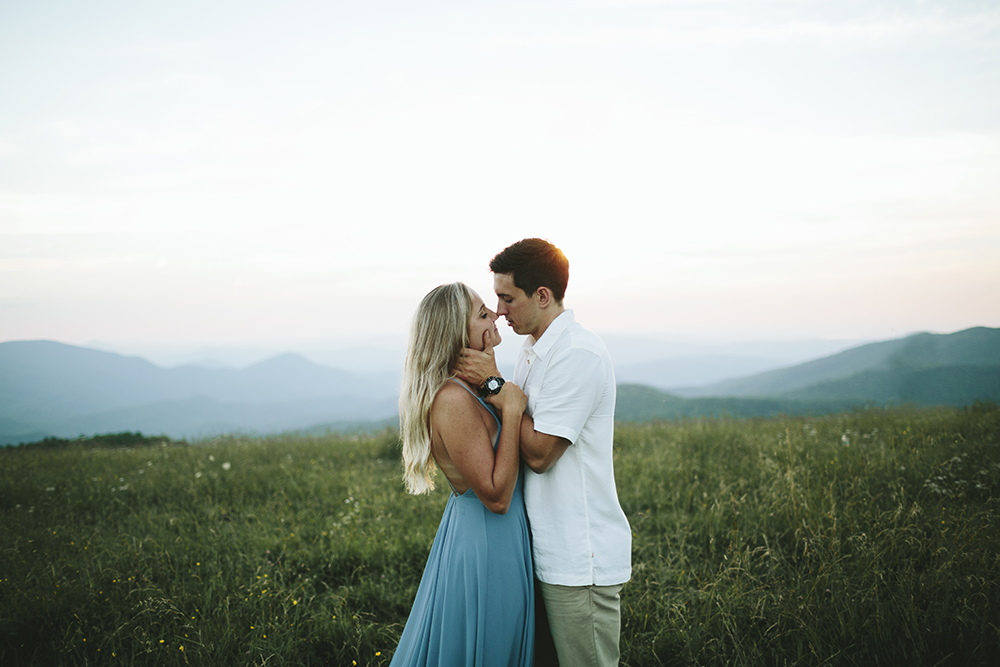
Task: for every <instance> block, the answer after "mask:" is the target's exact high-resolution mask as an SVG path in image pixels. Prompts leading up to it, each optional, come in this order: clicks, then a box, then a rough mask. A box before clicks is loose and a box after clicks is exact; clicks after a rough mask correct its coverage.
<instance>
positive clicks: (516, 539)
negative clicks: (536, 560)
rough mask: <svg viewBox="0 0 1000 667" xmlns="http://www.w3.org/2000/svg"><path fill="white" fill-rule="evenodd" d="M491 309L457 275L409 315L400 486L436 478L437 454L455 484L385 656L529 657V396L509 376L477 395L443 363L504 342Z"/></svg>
mask: <svg viewBox="0 0 1000 667" xmlns="http://www.w3.org/2000/svg"><path fill="white" fill-rule="evenodd" d="M496 320H497V315H496V313H494V312H493V311H491V310H489V309H488V308H486V306H485V305H484V304H483V300H482V299H480V298H479V295H477V294H476V293H475V292H473V291H472V290H471V289H469V288H468V287H467V286H466V285H464V284H462V283H453V284H450V285H442V286H440V287H438V288H436V289H434V290H432V291H431V292H430V293H429V294H428V295H427V296H425V297H424V299H423V301H422V302H421V303H420V307H419V308H418V309H417V313H416V316H415V317H414V319H413V326H412V329H411V331H410V342H409V348H408V350H407V353H406V366H405V369H404V372H403V384H402V389H401V392H400V398H399V414H400V430H401V432H402V433H401V435H402V439H403V462H404V464H405V472H404V478H405V481H406V487H407V490H408V491H409V492H410V493H414V494H420V493H426V492H427V491H430V490H431V489H432V488H434V482H433V480H432V476H433V472H434V469H433V465H434V463H436V464H437V467H438V468H440V469H441V472H442V473H443V474H444V476H445V478H447V480H448V484H449V485H450V486H451V490H452V493H451V496H450V497H449V498H448V504H447V506H446V507H445V510H444V516H442V517H441V524H440V526H439V527H438V531H437V535H436V536H435V537H434V544H433V545H432V546H431V553H430V556H429V557H428V559H427V565H426V567H425V568H424V574H423V577H422V578H421V580H420V587H419V588H418V590H417V596H416V599H415V600H414V602H413V608H412V609H411V611H410V617H409V619H408V620H407V622H406V627H405V628H404V629H403V635H402V637H400V640H399V646H398V647H397V648H396V652H395V654H394V655H393V658H392V663H391V665H392V667H410V666H417V665H419V666H423V665H440V666H442V667H455V666H460V667H461V666H465V665H470V666H471V665H476V666H477V667H478V666H483V667H485V666H493V665H497V666H499V665H504V666H507V665H510V666H515V665H525V666H528V667H530V665H531V663H532V659H533V651H534V626H535V619H534V589H533V580H532V561H531V545H530V543H529V535H528V524H527V519H526V517H525V512H524V496H523V491H522V489H521V476H520V468H521V464H520V458H519V431H520V424H521V416H522V414H523V412H524V408H525V404H526V398H525V395H524V392H523V391H521V389H520V388H519V387H517V386H516V385H513V384H510V383H507V384H504V385H503V386H502V387H501V388H500V389H499V392H498V393H496V394H494V395H489V396H487V398H486V399H485V400H483V399H482V398H480V397H479V396H478V395H477V393H476V389H475V388H473V387H470V386H468V385H467V384H465V383H464V382H462V381H461V380H459V379H457V378H455V377H452V376H451V373H450V369H451V367H452V365H453V364H454V363H455V361H456V360H457V359H458V355H459V352H461V350H462V348H463V347H469V346H471V347H477V348H478V349H485V348H486V347H493V346H494V345H496V344H498V343H499V342H500V334H499V333H498V332H497V329H496ZM497 412H499V413H500V416H498V415H497ZM432 459H433V463H432Z"/></svg>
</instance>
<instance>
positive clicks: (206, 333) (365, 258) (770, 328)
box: [0, 0, 1000, 351]
mask: <svg viewBox="0 0 1000 667" xmlns="http://www.w3.org/2000/svg"><path fill="white" fill-rule="evenodd" d="M998 56H1000V8H997V7H990V6H987V5H983V4H981V3H974V2H967V3H966V2H951V3H946V4H945V3H938V4H935V3H926V2H909V3H907V2H904V3H898V2H894V3H885V2H868V3H851V4H849V5H844V4H843V3H837V2H824V1H816V2H808V3H795V2H782V1H766V0H759V1H754V0H750V1H748V2H735V1H732V0H720V1H714V2H713V1H706V2H685V1H683V0H672V1H669V2H656V1H648V2H627V1H619V2H615V1H608V2H551V3H546V2H541V3H517V2H514V3H507V4H505V5H503V6H502V7H501V6H497V7H492V6H489V7H487V6H466V5H462V4H455V3H447V2H429V3H421V4H420V6H419V8H418V7H414V6H412V5H411V4H410V3H401V2H368V3H360V2H357V3H355V2H344V3H337V4H336V5H335V6H330V7H318V6H316V5H314V4H313V3H300V2H290V3H283V4H282V5H280V6H273V7H271V6H268V5H266V4H247V3H235V2H228V1H224V2H219V3H213V4H212V5H211V6H210V7H205V6H203V5H202V4H201V3H193V2H187V1H180V2H177V3H171V4H170V5H169V6H166V5H165V6H142V7H140V6H132V5H130V4H120V3H116V2H112V1H111V0H100V1H98V2H94V3H87V4H86V5H79V4H76V3H68V2H44V1H42V2H38V3H30V4H28V5H23V6H11V5H6V6H3V7H0V341H11V340H37V339H46V340H57V341H60V342H64V343H68V344H74V345H93V344H95V343H96V342H100V344H101V345H103V346H105V347H110V348H112V349H120V350H151V349H158V348H159V349H166V348H174V349H190V350H196V349H204V348H212V347H220V346H233V347H243V348H260V349H275V350H279V351H280V350H286V351H297V350H302V349H306V348H309V347H312V348H316V349H318V348H320V347H323V346H326V347H328V348H338V347H345V346H350V345H356V344H363V343H366V342H377V343H378V344H379V345H387V344H394V343H393V341H401V340H405V335H406V330H407V328H408V326H409V321H410V318H411V316H412V313H413V311H414V309H415V308H416V305H417V303H418V302H419V300H420V298H421V297H422V295H423V294H425V293H426V292H427V291H429V290H430V289H431V288H433V287H434V286H436V285H438V284H440V283H444V282H452V281H455V280H461V281H464V282H466V283H468V284H469V285H470V286H471V287H472V288H473V289H475V290H476V291H478V292H479V293H480V294H481V295H482V296H483V297H484V299H485V300H486V302H487V304H489V305H491V306H492V305H493V301H495V299H494V298H492V280H491V276H490V274H489V270H488V262H489V259H490V258H491V257H492V256H493V255H494V254H495V253H496V252H498V251H499V250H501V249H503V248H504V247H505V246H507V245H509V244H510V243H512V242H514V241H516V240H518V239H520V238H524V237H526V236H539V237H542V238H548V239H550V240H551V241H552V242H554V243H555V244H556V245H558V246H560V247H561V248H562V249H563V250H564V251H565V253H566V255H567V256H568V257H569V260H570V264H571V275H570V285H569V290H568V291H567V295H566V305H567V307H570V308H573V309H574V311H575V313H576V315H577V319H578V320H579V321H581V322H582V323H584V324H585V325H586V326H588V327H589V328H591V329H593V330H594V331H597V332H599V333H601V334H608V335H635V336H643V337H649V338H655V339H661V340H673V341H690V342H699V341H701V342H704V343H706V344H713V345H718V346H724V345H726V344H733V343H738V342H748V341H802V340H827V341H878V340H887V339H891V338H899V337H902V336H905V335H907V334H910V333H915V332H921V331H928V332H932V333H952V332H955V331H960V330H964V329H967V328H970V327H974V326H987V327H998V326H1000V299H998V298H997V297H996V295H997V294H1000V188H997V183H1000V69H998V68H997V67H996V64H995V63H996V62H998ZM501 331H502V332H503V333H505V337H506V338H508V340H512V339H513V338H514V336H513V334H512V332H510V331H509V329H506V328H505V327H503V326H501ZM396 344H398V343H396Z"/></svg>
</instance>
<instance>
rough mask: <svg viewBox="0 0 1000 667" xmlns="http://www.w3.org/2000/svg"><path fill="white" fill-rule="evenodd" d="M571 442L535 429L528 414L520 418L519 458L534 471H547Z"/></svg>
mask: <svg viewBox="0 0 1000 667" xmlns="http://www.w3.org/2000/svg"><path fill="white" fill-rule="evenodd" d="M571 444H573V443H571V442H570V441H569V440H567V439H566V438H560V437H559V436H557V435H549V434H548V433H540V432H538V431H536V430H535V422H534V421H533V420H532V419H531V417H529V416H528V415H524V416H523V417H522V418H521V459H522V460H523V461H524V463H525V465H527V466H528V467H529V468H531V469H532V470H533V471H534V472H537V473H539V474H541V473H543V472H547V471H548V470H549V468H551V467H552V466H553V465H555V462H556V461H558V460H559V458H560V457H561V456H562V455H563V454H564V453H565V452H566V448H567V447H569V446H570V445H571Z"/></svg>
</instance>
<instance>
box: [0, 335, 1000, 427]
mask: <svg viewBox="0 0 1000 667" xmlns="http://www.w3.org/2000/svg"><path fill="white" fill-rule="evenodd" d="M730 362H731V365H730V366H729V368H732V369H734V370H735V371H738V370H739V369H741V368H742V369H746V368H748V367H752V366H753V365H754V363H758V362H755V361H753V360H752V359H748V358H742V359H740V360H733V359H730ZM680 363H686V364H688V365H689V367H690V368H687V367H685V369H684V373H681V374H678V373H677V372H674V373H673V375H670V374H669V373H666V371H667V367H669V366H671V364H673V365H676V364H680ZM699 363H700V364H702V367H704V368H705V369H706V371H705V373H704V375H705V376H706V377H720V376H725V372H724V369H725V368H726V366H725V363H726V360H725V359H724V358H721V357H712V358H704V359H697V358H689V359H687V360H676V359H651V360H649V361H648V362H646V363H645V364H644V365H643V364H633V367H632V369H631V370H629V369H628V367H626V368H623V370H625V371H626V373H625V375H626V377H628V378H631V377H635V376H636V375H637V374H639V372H640V369H641V368H642V367H645V368H646V369H647V372H648V373H649V374H650V375H651V376H652V377H666V376H670V377H682V376H687V377H693V376H696V370H697V367H698V364H699ZM741 364H742V365H741ZM664 373H666V375H664ZM621 376H622V373H619V377H620V379H621ZM398 380H399V378H398V373H392V372H382V373H371V374H361V373H352V372H347V371H343V370H338V369H335V368H330V367H327V366H323V365H320V364H316V363H313V362H311V361H308V360H307V359H305V358H303V357H301V356H299V355H296V354H283V355H278V356H275V357H272V358H269V359H266V360H264V361H261V362H259V363H256V364H253V365H250V366H248V367H246V368H242V369H231V368H206V367H199V366H192V365H184V366H177V367H173V368H163V367H160V366H157V365H155V364H153V363H151V362H149V361H146V360H145V359H142V358H139V357H130V356H124V355H120V354H116V353H113V352H106V351H100V350H94V349H90V348H85V347H77V346H72V345H66V344H63V343H58V342H53V341H13V342H6V343H0V444H15V443H19V442H31V441H36V440H40V439H42V438H44V437H48V436H56V437H63V438H67V437H76V436H79V435H92V434H96V433H109V432H120V431H142V432H144V433H147V434H165V435H169V436H171V437H177V438H181V437H187V438H196V437H203V436H210V435H216V434H220V433H232V432H243V433H268V432H279V431H290V430H324V429H330V430H338V431H343V430H350V429H352V428H370V427H372V425H377V424H393V423H395V415H396V392H397V387H398ZM977 400H987V401H1000V329H991V328H986V327H976V328H973V329H966V330H964V331H960V332H957V333H953V334H929V333H921V334H915V335H912V336H907V337H905V338H900V339H895V340H888V341H882V342H877V343H870V344H866V345H861V346H858V347H854V348H851V349H848V350H845V351H842V352H839V353H836V354H832V355H829V356H825V357H822V358H819V359H814V360H811V361H807V362H805V363H801V364H796V365H793V366H789V367H786V368H780V369H775V370H768V371H764V372H760V373H754V374H750V375H746V376H744V377H739V378H736V379H728V380H722V381H718V382H712V383H710V384H706V385H703V386H697V387H686V388H682V389H672V390H671V391H670V392H669V393H668V392H667V391H665V390H664V389H662V388H657V387H652V386H649V385H647V384H639V383H636V382H634V381H631V382H628V383H620V384H619V395H618V409H617V412H616V418H617V419H619V420H622V421H646V420H649V419H671V418H678V417H699V416H718V415H730V416H734V417H743V416H767V415H773V414H780V413H784V414H822V413H831V412H838V411H842V410H845V409H851V408H853V407H858V406H866V405H879V406H881V405H887V404H888V405H893V404H895V405H898V404H915V405H968V404H971V403H973V402H975V401H977Z"/></svg>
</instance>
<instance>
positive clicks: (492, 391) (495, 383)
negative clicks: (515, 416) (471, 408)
mask: <svg viewBox="0 0 1000 667" xmlns="http://www.w3.org/2000/svg"><path fill="white" fill-rule="evenodd" d="M502 387H503V378H500V377H497V376H495V375H491V376H490V377H488V378H486V382H484V383H483V386H482V387H480V388H479V395H480V396H482V397H483V398H486V397H487V396H494V395H496V394H499V393H500V389H501V388H502Z"/></svg>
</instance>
